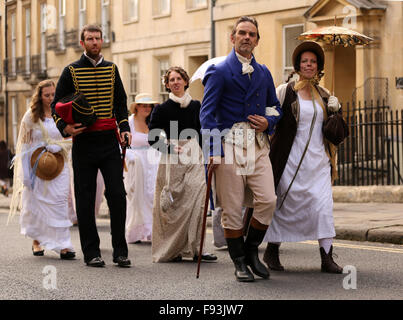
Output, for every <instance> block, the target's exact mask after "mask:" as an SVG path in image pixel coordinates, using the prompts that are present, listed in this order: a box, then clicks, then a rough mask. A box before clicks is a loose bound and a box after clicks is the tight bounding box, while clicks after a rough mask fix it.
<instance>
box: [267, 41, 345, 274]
mask: <svg viewBox="0 0 403 320" xmlns="http://www.w3.org/2000/svg"><path fill="white" fill-rule="evenodd" d="M292 60H293V65H294V70H295V72H297V73H298V74H299V80H298V81H297V82H290V83H288V84H283V85H280V86H279V87H278V88H277V90H276V91H277V96H278V98H279V101H280V103H281V107H282V109H283V118H282V119H281V120H280V121H279V123H278V124H277V127H276V131H275V134H274V135H273V137H272V139H271V141H272V145H271V151H270V158H271V161H272V165H273V174H274V181H275V187H276V194H277V207H276V210H275V212H274V216H273V220H272V223H271V225H270V227H269V229H268V230H267V233H266V236H265V241H267V242H268V245H267V248H266V251H265V254H264V258H263V260H264V261H265V262H266V263H267V265H268V266H269V268H270V269H272V270H277V271H283V270H284V267H283V266H282V265H281V263H280V260H279V246H280V244H281V243H282V242H297V241H305V240H318V243H319V251H320V255H321V260H322V263H321V271H322V272H328V273H341V272H342V268H341V267H340V266H339V265H337V264H336V263H335V262H334V260H333V257H332V252H333V245H332V243H333V238H334V237H335V235H336V233H335V228H334V222H333V197H332V182H333V181H334V179H335V178H336V176H337V170H336V160H335V159H336V156H335V155H336V146H334V145H333V144H331V143H330V142H329V141H327V140H326V139H325V138H324V136H323V133H322V125H323V121H324V120H326V119H327V116H328V114H330V113H335V112H341V110H340V104H339V102H338V99H337V98H336V97H334V96H332V95H330V94H329V91H328V90H326V89H325V88H323V87H321V86H319V80H320V77H321V76H322V75H323V74H322V70H323V68H324V53H323V50H322V48H321V47H320V45H318V44H317V43H315V42H310V41H308V42H303V43H301V44H300V45H298V47H297V48H296V49H295V50H294V53H293V56H292ZM301 161H302V162H301Z"/></svg>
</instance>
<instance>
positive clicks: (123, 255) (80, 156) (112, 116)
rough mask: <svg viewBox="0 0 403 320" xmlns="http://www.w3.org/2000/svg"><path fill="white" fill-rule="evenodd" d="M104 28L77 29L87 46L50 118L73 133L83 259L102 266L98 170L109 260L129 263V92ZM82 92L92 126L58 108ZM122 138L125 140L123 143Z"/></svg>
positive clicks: (63, 80) (67, 73) (59, 90)
mask: <svg viewBox="0 0 403 320" xmlns="http://www.w3.org/2000/svg"><path fill="white" fill-rule="evenodd" d="M102 42H103V40H102V30H101V29H100V28H99V27H98V26H93V25H87V26H85V27H84V28H83V30H82V31H81V41H80V44H81V46H82V47H83V49H84V50H85V51H84V53H83V55H82V56H81V58H80V60H78V61H76V62H73V63H72V64H70V65H68V66H67V67H66V68H64V70H63V73H62V75H61V76H60V79H59V81H58V83H57V87H56V94H55V99H54V101H53V102H52V113H53V118H54V120H55V122H56V126H57V128H58V129H59V131H60V132H61V133H62V135H63V136H64V137H67V136H72V137H73V148H72V160H73V170H74V193H75V198H76V211H77V218H78V227H79V232H80V241H81V248H82V251H83V254H84V261H85V263H86V264H87V265H88V266H92V267H102V266H104V265H105V262H104V261H103V260H102V258H101V251H100V248H99V244H100V240H99V236H98V232H97V227H96V221H95V212H94V210H95V194H96V180H97V173H98V170H100V171H101V173H102V175H103V178H104V181H105V197H106V199H107V203H108V206H109V211H110V219H111V233H112V246H113V262H114V263H117V264H118V266H120V267H129V266H130V264H131V262H130V260H129V259H128V258H127V256H128V248H127V243H126V239H125V221H126V192H125V189H124V184H123V163H122V159H121V155H120V149H119V143H120V144H121V145H122V146H125V145H126V144H128V145H130V142H131V134H130V127H129V123H128V120H127V117H128V112H127V105H126V101H127V97H126V93H125V90H124V88H123V84H122V81H121V79H120V76H119V72H118V68H117V66H116V65H115V64H114V63H112V62H108V61H105V60H104V58H103V56H102V54H101V48H102ZM77 92H82V93H84V95H85V97H86V99H87V100H88V102H89V104H90V105H91V106H92V107H93V108H94V110H95V113H96V115H97V120H96V122H95V123H94V124H93V125H91V126H90V127H88V128H86V127H82V126H81V123H74V124H67V123H66V122H65V121H64V120H63V119H62V118H61V117H60V116H59V115H58V114H57V112H56V109H55V106H56V103H57V102H58V101H59V100H60V99H62V98H64V97H66V96H68V95H71V94H74V93H77ZM125 137H126V140H127V141H126V142H125Z"/></svg>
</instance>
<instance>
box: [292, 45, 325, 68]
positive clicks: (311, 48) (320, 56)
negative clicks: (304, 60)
mask: <svg viewBox="0 0 403 320" xmlns="http://www.w3.org/2000/svg"><path fill="white" fill-rule="evenodd" d="M305 51H310V52H313V53H315V54H316V56H317V57H318V60H319V61H318V71H322V70H323V68H324V65H325V54H324V52H323V49H322V47H321V46H320V45H319V44H317V43H316V42H313V41H304V42H302V43H300V44H299V45H298V46H297V47H296V48H295V49H294V52H293V54H292V64H293V66H294V69H295V70H297V69H298V67H299V66H296V63H297V57H298V55H299V54H300V53H302V52H305ZM320 60H322V63H321V62H320Z"/></svg>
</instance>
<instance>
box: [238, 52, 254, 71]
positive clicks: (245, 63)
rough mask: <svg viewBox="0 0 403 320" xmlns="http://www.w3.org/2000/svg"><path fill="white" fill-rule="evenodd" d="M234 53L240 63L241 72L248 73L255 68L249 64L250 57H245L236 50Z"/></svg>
mask: <svg viewBox="0 0 403 320" xmlns="http://www.w3.org/2000/svg"><path fill="white" fill-rule="evenodd" d="M235 54H236V56H237V58H238V60H239V62H240V63H242V74H246V73H249V75H250V74H251V73H252V72H253V71H255V69H253V67H252V66H251V65H250V63H251V61H252V58H251V59H248V58H245V57H244V56H241V55H240V54H239V53H238V52H235Z"/></svg>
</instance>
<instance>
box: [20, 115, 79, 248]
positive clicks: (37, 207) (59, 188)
mask: <svg viewBox="0 0 403 320" xmlns="http://www.w3.org/2000/svg"><path fill="white" fill-rule="evenodd" d="M30 114H31V113H30V110H29V111H28V112H27V114H26V115H25V116H24V119H25V120H27V119H28V121H25V122H24V119H23V122H24V125H25V126H26V129H27V130H28V131H29V132H30V137H31V139H30V141H29V143H25V144H24V147H23V148H22V152H25V154H24V156H23V157H22V161H24V159H30V158H31V155H32V152H33V151H34V150H35V149H36V148H37V147H38V146H41V145H42V146H43V145H46V142H45V141H44V137H43V134H42V131H41V129H40V127H39V126H38V125H36V124H32V123H30V121H29V117H30ZM39 121H40V120H39ZM30 124H31V125H32V127H30ZM43 125H44V128H45V130H46V131H47V134H48V138H49V139H51V140H53V141H62V140H63V137H62V136H61V134H60V132H59V130H58V129H57V128H56V125H55V122H54V120H53V119H52V118H45V120H44V121H43ZM20 134H21V131H20ZM29 150H30V151H29ZM26 157H28V158H26ZM29 170H32V169H31V168H30V167H29ZM26 174H27V171H25V172H24V175H26ZM69 189H70V170H69V166H68V162H67V161H64V168H63V170H62V172H61V173H60V174H59V175H58V176H57V177H56V178H54V179H53V180H49V181H45V180H42V179H40V178H39V177H36V178H35V181H34V185H33V188H32V189H31V188H27V187H26V186H24V188H23V190H22V200H21V201H22V202H21V206H22V207H21V216H20V224H21V234H23V235H25V236H28V237H30V238H31V239H33V240H37V241H39V243H40V245H41V246H43V247H44V248H45V249H46V250H54V251H55V252H57V253H60V251H61V250H62V249H69V250H70V251H74V249H73V245H72V243H71V237H70V230H69V228H70V226H71V225H72V223H71V221H70V219H69V208H68V197H69V191H70V190H69Z"/></svg>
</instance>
